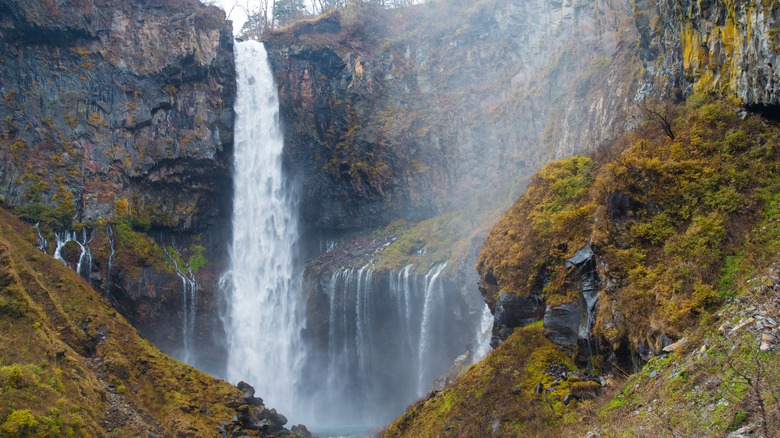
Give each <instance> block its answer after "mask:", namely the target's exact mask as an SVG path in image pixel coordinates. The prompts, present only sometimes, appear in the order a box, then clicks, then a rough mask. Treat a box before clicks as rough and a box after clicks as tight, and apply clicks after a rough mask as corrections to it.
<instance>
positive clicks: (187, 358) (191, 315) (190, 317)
mask: <svg viewBox="0 0 780 438" xmlns="http://www.w3.org/2000/svg"><path fill="white" fill-rule="evenodd" d="M161 246H162V249H163V251H164V252H165V255H166V256H168V259H169V260H170V261H171V262H172V263H173V267H174V268H175V269H176V275H178V276H179V279H180V280H181V303H182V318H181V319H182V324H181V337H182V349H183V351H182V353H181V354H180V356H179V357H178V358H179V359H180V360H181V361H182V362H186V363H192V362H191V361H192V355H193V348H194V347H195V345H194V343H195V318H196V317H197V304H198V282H197V281H196V280H195V273H194V272H192V268H191V267H190V265H189V264H187V262H185V261H184V258H183V257H182V255H181V252H179V250H178V249H176V247H175V246H173V245H171V246H170V250H169V247H166V246H165V245H161ZM112 250H113V248H112ZM171 250H172V251H173V252H175V253H176V257H174V256H173V254H171ZM109 260H110V259H109ZM180 262H181V263H180ZM109 266H110V265H109Z"/></svg>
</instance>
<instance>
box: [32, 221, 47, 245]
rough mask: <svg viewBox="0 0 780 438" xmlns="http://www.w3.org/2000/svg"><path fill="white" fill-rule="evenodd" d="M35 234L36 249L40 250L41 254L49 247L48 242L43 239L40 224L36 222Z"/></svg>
mask: <svg viewBox="0 0 780 438" xmlns="http://www.w3.org/2000/svg"><path fill="white" fill-rule="evenodd" d="M35 233H36V234H37V235H38V245H37V248H38V249H40V250H41V251H43V252H46V249H47V248H48V247H49V242H47V241H46V238H45V237H43V233H41V223H40V222H36V223H35Z"/></svg>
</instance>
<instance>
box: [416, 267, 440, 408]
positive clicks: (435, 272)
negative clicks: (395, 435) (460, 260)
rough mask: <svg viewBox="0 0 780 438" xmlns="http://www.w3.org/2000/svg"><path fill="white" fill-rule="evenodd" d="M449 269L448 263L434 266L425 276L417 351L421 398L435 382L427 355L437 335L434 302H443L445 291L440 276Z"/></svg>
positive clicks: (418, 393)
mask: <svg viewBox="0 0 780 438" xmlns="http://www.w3.org/2000/svg"><path fill="white" fill-rule="evenodd" d="M446 267H447V263H442V264H439V265H436V266H434V267H433V268H432V269H431V270H430V271H428V274H427V275H426V276H425V298H424V301H423V314H422V322H421V323H420V346H419V348H418V349H417V352H418V353H417V354H418V356H417V364H418V368H417V378H418V380H417V381H418V386H417V395H418V396H421V395H423V393H424V392H425V390H426V389H428V388H427V386H428V385H430V382H431V381H432V380H433V378H434V377H436V376H435V375H434V376H431V375H430V374H429V373H428V371H429V370H428V368H427V366H426V365H427V364H426V355H427V354H428V353H429V349H430V347H429V346H430V344H431V341H432V339H431V338H432V337H433V336H435V335H432V334H431V332H432V327H431V325H432V324H433V322H432V319H433V316H432V313H433V306H434V304H433V302H434V300H437V301H438V302H441V301H442V300H443V295H444V291H443V290H442V286H441V282H440V281H438V280H439V275H441V271H443V270H444V268H446Z"/></svg>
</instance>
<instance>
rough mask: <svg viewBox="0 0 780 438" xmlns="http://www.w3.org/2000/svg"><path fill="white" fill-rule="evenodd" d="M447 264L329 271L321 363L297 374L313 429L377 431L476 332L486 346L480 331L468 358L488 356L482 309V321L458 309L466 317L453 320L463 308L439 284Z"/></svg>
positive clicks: (310, 360) (312, 360)
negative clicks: (420, 268)
mask: <svg viewBox="0 0 780 438" xmlns="http://www.w3.org/2000/svg"><path fill="white" fill-rule="evenodd" d="M446 266H447V264H446V263H439V264H435V265H433V266H432V267H431V268H430V269H429V270H427V271H423V272H420V273H419V274H418V273H417V271H416V270H415V267H414V266H413V265H407V266H405V267H403V268H402V269H398V270H393V271H390V272H375V271H374V269H373V267H372V265H370V264H368V265H365V266H363V267H360V268H354V267H353V268H339V269H336V270H335V271H334V272H333V273H332V275H331V277H330V280H329V281H327V282H326V283H325V287H324V292H325V293H326V294H327V296H328V300H327V305H328V306H329V307H328V309H327V312H326V314H327V316H328V321H327V340H326V342H324V344H325V345H323V346H322V347H321V348H323V349H324V351H323V352H322V354H321V357H322V359H321V362H319V361H318V360H317V359H316V357H317V355H316V354H313V353H311V354H309V355H307V367H308V368H307V369H304V370H303V372H302V378H303V380H304V381H305V382H307V384H306V386H305V387H306V389H307V390H309V391H310V393H309V394H308V400H307V403H305V404H304V406H303V408H304V410H306V411H307V412H306V413H305V415H306V417H307V418H306V423H307V424H309V425H310V426H311V427H313V428H315V430H317V431H326V430H333V431H339V430H341V431H343V430H360V429H361V428H362V430H369V429H371V428H372V427H377V426H380V425H382V424H385V423H387V422H389V421H391V420H392V419H393V418H395V417H396V416H398V415H400V414H401V413H402V412H403V411H404V409H405V408H406V407H407V406H408V405H409V404H410V403H412V402H414V400H416V399H417V398H419V397H420V396H424V395H425V394H426V393H427V391H428V390H429V388H430V386H431V384H432V383H433V381H434V379H435V378H436V377H437V376H439V375H441V374H443V373H446V372H447V371H448V370H449V368H450V366H451V365H452V363H453V359H455V357H457V356H458V355H460V354H461V353H463V352H464V350H465V349H466V345H467V343H469V342H470V341H472V340H473V336H474V335H475V333H477V332H479V331H480V330H486V332H487V341H485V340H483V339H482V338H484V337H485V336H484V334H482V335H481V336H480V339H479V342H478V345H477V348H476V351H474V352H473V353H474V355H473V357H480V358H481V357H483V356H484V354H486V353H487V351H488V349H489V335H490V328H491V327H492V315H490V311H489V310H487V306H484V309H485V312H487V316H488V317H487V318H485V312H483V311H479V312H473V315H472V314H468V313H467V311H465V309H464V312H463V314H468V315H469V317H468V318H463V319H462V320H457V318H456V317H454V316H453V313H452V309H453V308H454V307H458V306H461V305H465V304H464V303H463V302H462V301H461V297H460V296H459V294H458V293H454V291H452V290H445V289H446V288H447V287H452V285H449V286H445V284H444V281H443V279H442V273H443V272H444V269H445V268H446ZM480 310H481V309H480ZM485 321H487V328H485V327H482V326H481V324H484V322H485ZM483 344H485V345H487V347H484V346H483Z"/></svg>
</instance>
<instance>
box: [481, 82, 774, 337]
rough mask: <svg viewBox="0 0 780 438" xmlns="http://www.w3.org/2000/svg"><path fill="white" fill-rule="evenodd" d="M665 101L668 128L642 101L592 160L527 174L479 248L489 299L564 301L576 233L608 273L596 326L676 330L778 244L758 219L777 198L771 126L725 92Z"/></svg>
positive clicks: (648, 333) (599, 329)
mask: <svg viewBox="0 0 780 438" xmlns="http://www.w3.org/2000/svg"><path fill="white" fill-rule="evenodd" d="M674 111H675V113H676V114H678V116H677V117H676V118H673V119H674V121H673V123H672V125H671V129H672V130H673V131H672V133H673V134H672V135H670V134H669V133H668V132H666V131H665V130H664V125H663V124H662V123H658V120H657V119H656V118H655V117H656V116H653V115H652V114H650V113H648V114H647V118H646V119H645V121H644V122H643V123H642V124H641V126H640V127H639V128H638V129H637V130H636V131H635V132H634V133H632V134H631V135H629V136H626V137H625V138H623V139H621V142H619V143H618V144H617V145H616V146H614V147H612V148H610V149H608V150H605V151H603V152H602V153H600V154H599V155H598V156H597V157H595V159H594V161H593V163H592V164H590V163H591V159H589V158H584V157H575V158H570V159H566V160H563V161H560V162H555V163H551V164H550V165H548V166H546V167H545V168H544V169H542V170H541V171H540V172H539V174H537V176H536V177H535V178H534V183H532V186H531V187H530V188H529V190H528V192H527V193H526V194H525V195H524V196H523V197H521V199H520V200H519V201H518V202H517V204H515V206H514V207H513V208H512V209H511V210H510V212H509V213H508V214H507V215H506V216H505V217H504V218H502V220H501V221H500V223H499V224H498V225H497V226H496V228H494V229H493V231H491V233H490V235H489V237H488V239H487V241H486V243H485V247H484V249H483V251H482V253H481V255H480V260H479V264H478V270H479V271H480V273H481V276H482V287H483V290H484V292H485V293H489V294H492V296H488V297H487V299H488V300H489V301H493V300H495V294H497V293H498V292H499V291H506V292H510V293H515V294H520V295H522V294H526V293H528V292H529V291H531V290H533V289H534V288H539V289H541V291H542V295H543V297H545V298H546V299H547V300H548V302H550V301H551V302H561V301H562V300H563V301H565V300H567V299H568V300H569V301H571V299H572V298H573V297H570V295H571V293H572V291H569V290H567V288H566V284H567V276H568V275H570V273H571V272H570V267H567V266H566V260H567V259H569V258H571V257H572V256H573V255H574V253H575V252H576V251H578V250H579V249H580V248H582V247H583V246H584V245H585V244H586V243H590V244H591V246H592V247H593V249H594V251H595V253H596V254H597V255H598V257H599V261H600V267H599V276H600V277H601V278H602V282H603V284H605V285H608V286H607V290H606V292H607V293H606V295H605V296H604V298H603V299H604V300H605V301H606V302H607V303H609V304H608V305H602V306H600V310H599V315H598V320H597V322H596V328H595V331H596V333H597V334H599V335H601V336H603V337H604V339H605V340H607V341H608V342H609V343H610V344H612V345H613V346H614V348H615V349H618V348H619V347H620V346H621V345H622V344H623V343H626V346H628V345H630V346H631V348H634V349H636V347H637V346H638V345H640V344H642V343H647V344H650V345H655V343H656V341H657V339H658V338H659V337H660V335H662V334H664V335H666V336H668V337H671V338H675V339H676V338H679V337H680V336H681V334H682V332H683V331H684V330H685V329H686V328H688V327H691V325H692V324H694V323H695V322H696V321H697V320H698V317H699V315H701V314H702V313H703V312H706V311H708V310H711V309H713V308H715V306H717V305H718V304H719V303H721V302H723V300H724V299H726V298H730V297H733V296H734V294H735V293H736V292H735V291H734V289H733V284H738V283H734V282H738V280H739V279H738V278H735V275H739V273H742V272H754V271H755V269H756V268H757V267H760V266H761V263H764V262H765V256H764V255H765V254H769V255H770V256H771V255H772V254H773V250H774V249H776V246H777V244H778V242H776V239H775V238H774V237H773V236H772V233H771V232H769V231H767V230H771V229H772V228H771V227H770V228H765V229H762V228H761V227H767V226H770V224H771V223H772V220H773V217H772V216H773V212H774V211H775V210H776V209H775V205H774V204H775V203H776V200H775V196H774V193H776V192H777V189H778V184H780V179H778V177H777V174H778V165H780V160H779V158H778V157H779V155H778V153H779V152H780V136H779V134H778V129H777V126H776V125H774V124H772V123H770V122H767V121H766V120H764V119H761V118H760V117H758V116H755V115H751V116H747V115H746V113H744V112H743V113H740V111H741V110H740V108H739V106H738V105H736V104H735V103H734V102H731V101H728V100H713V99H709V98H706V97H700V96H697V97H694V98H692V99H690V100H689V101H688V102H687V104H685V105H684V106H680V107H679V108H675V109H674ZM740 114H743V116H746V117H745V118H744V120H743V117H741V116H740ZM670 119H671V118H670ZM672 137H673V138H672ZM756 227H759V228H756ZM746 255H747V256H746ZM724 270H725V271H727V272H729V273H730V274H729V276H728V277H726V278H722V276H721V272H722V271H724ZM574 292H575V293H576V291H574ZM618 315H619V316H618Z"/></svg>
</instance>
